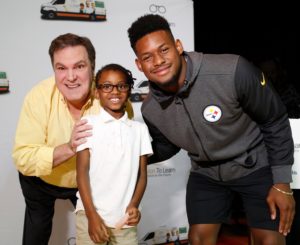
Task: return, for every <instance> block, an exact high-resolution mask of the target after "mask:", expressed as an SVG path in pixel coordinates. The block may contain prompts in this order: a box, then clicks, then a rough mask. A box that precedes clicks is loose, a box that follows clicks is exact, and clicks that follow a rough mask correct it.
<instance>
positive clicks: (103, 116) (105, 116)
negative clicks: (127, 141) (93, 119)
mask: <svg viewBox="0 0 300 245" xmlns="http://www.w3.org/2000/svg"><path fill="white" fill-rule="evenodd" d="M100 119H101V120H102V121H103V122H104V123H110V122H115V121H118V122H122V123H125V124H126V125H127V126H131V125H132V122H131V120H130V119H129V118H128V115H127V112H126V111H125V113H124V115H123V116H122V117H121V118H120V119H116V118H114V117H113V116H112V115H110V114H109V113H108V112H107V111H106V110H104V109H103V108H101V109H100Z"/></svg>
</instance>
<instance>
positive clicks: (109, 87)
mask: <svg viewBox="0 0 300 245" xmlns="http://www.w3.org/2000/svg"><path fill="white" fill-rule="evenodd" d="M115 87H116V88H117V90H118V91H119V92H127V91H128V90H129V89H130V88H131V86H130V85H129V84H128V83H119V84H116V85H113V84H110V83H104V84H96V88H97V89H100V90H101V91H102V92H104V93H110V92H112V91H113V89H114V88H115Z"/></svg>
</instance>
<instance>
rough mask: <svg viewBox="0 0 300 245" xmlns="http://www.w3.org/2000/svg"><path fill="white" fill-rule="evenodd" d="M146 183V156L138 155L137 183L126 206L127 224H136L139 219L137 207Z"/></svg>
mask: <svg viewBox="0 0 300 245" xmlns="http://www.w3.org/2000/svg"><path fill="white" fill-rule="evenodd" d="M146 185H147V156H146V155H143V156H140V167H139V172H138V178H137V183H136V186H135V190H134V193H133V196H132V199H131V201H130V203H129V205H128V206H127V209H126V213H128V215H129V218H128V221H127V223H126V224H127V225H137V223H138V222H139V221H140V218H141V215H140V211H139V210H138V207H139V205H140V202H141V200H142V197H143V195H144V192H145V189H146Z"/></svg>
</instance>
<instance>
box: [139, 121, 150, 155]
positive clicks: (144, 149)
mask: <svg viewBox="0 0 300 245" xmlns="http://www.w3.org/2000/svg"><path fill="white" fill-rule="evenodd" d="M141 135H142V141H141V156H143V155H147V156H148V157H150V156H151V155H152V154H153V150H152V146H151V137H150V134H149V131H148V128H147V126H146V124H142V134H141Z"/></svg>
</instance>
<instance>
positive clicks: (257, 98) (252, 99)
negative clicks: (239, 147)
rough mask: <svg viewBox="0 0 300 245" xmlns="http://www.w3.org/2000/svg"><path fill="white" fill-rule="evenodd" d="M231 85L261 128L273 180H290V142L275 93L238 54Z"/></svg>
mask: <svg viewBox="0 0 300 245" xmlns="http://www.w3.org/2000/svg"><path fill="white" fill-rule="evenodd" d="M235 87H236V92H237V98H238V100H239V103H240V105H241V107H242V108H243V110H244V111H245V112H246V113H247V114H248V115H249V116H250V117H251V118H252V119H253V120H254V121H255V122H256V123H257V124H258V126H259V127H260V129H261V132H262V134H263V138H264V142H265V145H266V148H267V151H268V159H269V164H270V165H271V168H272V173H273V181H274V183H288V182H291V180H292V179H291V166H292V164H293V161H294V158H293V154H294V143H293V138H292V133H291V127H290V123H289V119H288V116H287V113H286V108H285V106H284V104H283V103H282V101H281V99H280V97H279V95H278V94H277V92H276V91H275V90H274V88H273V87H272V85H271V83H269V82H268V81H267V78H266V77H265V76H264V75H263V73H262V72H261V71H260V70H259V69H258V68H256V67H255V66H254V65H252V64H250V63H249V62H248V61H246V60H245V59H243V58H242V57H241V58H240V59H239V62H238V65H237V71H236V76H235Z"/></svg>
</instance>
